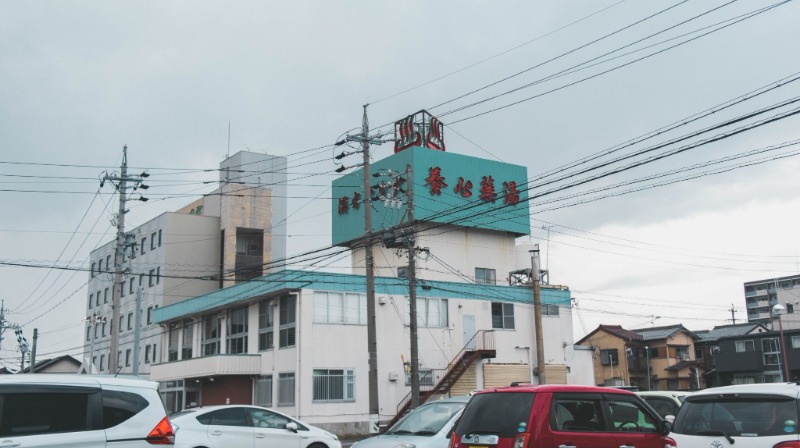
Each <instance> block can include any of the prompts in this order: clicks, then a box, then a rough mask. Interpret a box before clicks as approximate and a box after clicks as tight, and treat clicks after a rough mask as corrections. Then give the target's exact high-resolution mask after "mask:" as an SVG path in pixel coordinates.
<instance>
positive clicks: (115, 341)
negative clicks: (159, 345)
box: [100, 145, 150, 370]
mask: <svg viewBox="0 0 800 448" xmlns="http://www.w3.org/2000/svg"><path fill="white" fill-rule="evenodd" d="M149 176H150V175H149V174H147V173H146V172H145V173H142V174H140V175H138V176H128V145H125V146H123V147H122V166H121V167H120V173H119V175H118V176H117V175H114V174H108V173H106V174H105V175H104V176H103V177H102V179H101V180H100V187H102V186H103V185H104V184H105V182H106V181H110V182H111V183H112V184H113V185H114V187H116V189H117V193H118V194H119V212H118V214H117V246H116V250H115V251H114V284H113V285H112V286H111V353H109V354H108V365H109V370H110V369H112V368H113V369H115V370H116V368H117V365H118V364H119V360H118V359H117V351H118V350H119V330H120V328H119V327H120V325H119V312H120V306H121V304H120V293H121V292H122V290H121V288H122V274H123V264H124V263H125V248H126V246H127V244H126V241H125V237H126V235H125V214H126V213H128V210H127V209H126V208H125V203H126V202H127V201H128V200H129V198H128V182H132V183H133V190H134V191H135V190H136V189H138V188H141V189H143V190H146V189H147V188H149V187H148V186H147V185H144V184H142V180H143V178H145V177H149ZM138 199H139V200H140V201H142V202H146V201H147V198H145V197H143V196H141V195H140V196H139V198H138ZM111 366H113V367H111Z"/></svg>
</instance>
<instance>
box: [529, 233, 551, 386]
mask: <svg viewBox="0 0 800 448" xmlns="http://www.w3.org/2000/svg"><path fill="white" fill-rule="evenodd" d="M534 247H535V249H533V250H530V251H528V252H529V253H530V254H531V281H532V282H533V325H534V328H535V329H536V333H535V334H536V336H535V339H536V341H535V342H536V368H537V369H539V384H547V382H546V379H545V373H544V371H545V364H544V332H543V331H542V291H541V285H540V284H539V245H538V244H535V245H534Z"/></svg>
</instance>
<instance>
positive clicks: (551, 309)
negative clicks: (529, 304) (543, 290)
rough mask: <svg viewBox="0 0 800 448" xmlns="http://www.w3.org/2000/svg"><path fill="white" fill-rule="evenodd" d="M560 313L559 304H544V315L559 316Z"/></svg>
mask: <svg viewBox="0 0 800 448" xmlns="http://www.w3.org/2000/svg"><path fill="white" fill-rule="evenodd" d="M559 314H560V310H559V309H558V305H548V304H544V303H543V304H542V316H558V315H559Z"/></svg>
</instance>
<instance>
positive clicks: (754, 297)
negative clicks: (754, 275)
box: [744, 275, 800, 330]
mask: <svg viewBox="0 0 800 448" xmlns="http://www.w3.org/2000/svg"><path fill="white" fill-rule="evenodd" d="M744 297H745V306H746V308H747V321H748V322H754V323H760V324H763V325H765V326H766V327H767V328H771V329H773V330H777V329H779V327H780V325H779V324H778V316H777V315H775V314H773V312H772V309H773V307H774V306H775V305H778V304H780V305H783V307H784V309H785V310H786V312H785V313H784V314H783V315H782V316H781V317H780V319H781V324H783V328H784V329H786V330H789V329H796V328H800V314H798V312H800V275H790V276H787V277H777V278H770V279H766V280H756V281H751V282H746V283H745V284H744ZM796 310H797V311H798V312H796Z"/></svg>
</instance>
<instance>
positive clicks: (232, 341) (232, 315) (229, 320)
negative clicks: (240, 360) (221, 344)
mask: <svg viewBox="0 0 800 448" xmlns="http://www.w3.org/2000/svg"><path fill="white" fill-rule="evenodd" d="M248 310H249V307H248V306H244V307H241V308H236V309H231V310H228V312H227V315H226V318H225V320H226V323H225V324H226V326H227V332H226V334H225V353H226V354H228V355H243V354H246V353H247V349H248V347H247V330H248V325H247V324H248V320H249V313H248ZM234 320H238V321H239V322H234ZM234 325H239V326H240V327H241V328H239V330H240V331H238V332H236V333H234ZM234 349H235V350H234Z"/></svg>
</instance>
